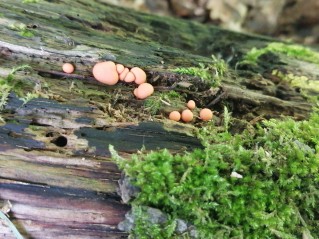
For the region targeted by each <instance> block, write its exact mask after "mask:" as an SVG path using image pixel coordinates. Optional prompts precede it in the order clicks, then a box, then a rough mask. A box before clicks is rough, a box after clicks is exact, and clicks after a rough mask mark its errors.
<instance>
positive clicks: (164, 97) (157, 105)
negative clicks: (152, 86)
mask: <svg viewBox="0 0 319 239" xmlns="http://www.w3.org/2000/svg"><path fill="white" fill-rule="evenodd" d="M183 101H185V99H184V98H183V97H182V95H180V94H179V93H178V92H176V91H173V90H171V91H167V92H163V93H160V94H156V93H155V94H154V95H153V96H151V97H148V98H147V99H146V100H145V104H144V105H145V108H146V109H148V110H149V112H150V114H152V115H155V114H156V113H158V111H159V110H160V109H161V108H162V107H163V105H167V106H171V105H172V104H177V103H178V102H183ZM174 106H176V105H174Z"/></svg>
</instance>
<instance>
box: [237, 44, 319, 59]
mask: <svg viewBox="0 0 319 239" xmlns="http://www.w3.org/2000/svg"><path fill="white" fill-rule="evenodd" d="M268 52H273V53H275V54H277V53H280V54H283V55H286V56H289V57H293V58H296V59H299V60H302V61H306V62H311V63H315V64H319V53H317V52H315V51H313V50H311V49H310V48H307V47H304V46H301V45H296V44H287V43H281V42H272V43H270V44H269V45H268V46H267V47H265V48H261V49H257V48H252V49H251V50H250V51H249V52H248V53H247V54H246V55H245V57H244V59H243V62H241V63H249V64H256V63H257V60H258V58H259V57H260V56H261V55H263V54H265V53H268Z"/></svg>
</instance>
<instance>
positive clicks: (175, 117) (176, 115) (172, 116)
mask: <svg viewBox="0 0 319 239" xmlns="http://www.w3.org/2000/svg"><path fill="white" fill-rule="evenodd" d="M168 117H169V119H170V120H173V121H180V119H181V114H180V113H179V112H178V111H176V110H175V111H172V112H171V113H170V114H169V116H168Z"/></svg>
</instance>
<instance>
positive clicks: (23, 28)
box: [9, 23, 34, 37]
mask: <svg viewBox="0 0 319 239" xmlns="http://www.w3.org/2000/svg"><path fill="white" fill-rule="evenodd" d="M9 28H10V29H11V30H14V31H17V32H19V34H20V35H21V36H23V37H33V36H34V32H33V31H32V30H30V29H29V28H28V27H27V25H25V24H23V23H16V24H12V25H10V26H9Z"/></svg>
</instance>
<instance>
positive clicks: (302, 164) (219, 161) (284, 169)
mask: <svg viewBox="0 0 319 239" xmlns="http://www.w3.org/2000/svg"><path fill="white" fill-rule="evenodd" d="M224 114H225V115H228V116H227V117H229V113H228V112H225V113H224ZM226 122H229V119H228V120H227V121H225V125H224V126H223V127H215V126H214V125H213V123H212V122H211V123H208V124H207V126H206V127H204V128H202V129H200V130H199V134H198V135H199V138H200V139H201V140H202V142H203V145H204V146H205V149H203V150H202V149H195V150H194V151H193V152H187V153H185V154H176V155H173V154H172V153H170V152H168V151H167V150H161V151H157V152H150V153H140V154H136V155H134V156H133V157H132V159H130V160H125V159H122V158H121V157H119V156H118V155H117V154H116V152H114V150H113V149H112V147H110V150H111V152H112V154H113V158H114V160H115V161H116V162H117V163H118V165H119V166H120V168H121V169H123V170H124V172H125V173H126V174H127V175H128V176H130V177H131V178H134V179H135V185H136V186H138V187H140V188H141V192H140V193H139V194H138V196H137V198H136V199H135V200H134V201H133V204H134V205H145V206H151V207H155V208H158V209H160V210H162V211H163V212H165V213H167V214H168V215H169V217H170V218H172V219H174V218H181V219H184V220H186V221H188V222H190V223H192V224H193V225H195V226H196V228H197V230H198V233H199V238H221V239H222V238H225V239H228V238H233V239H234V238H245V239H255V238H284V239H294V238H302V236H304V238H319V218H318V213H319V210H318V207H317V204H318V200H319V189H318V181H319V176H318V175H319V174H318V173H319V114H318V111H316V112H315V113H313V114H312V115H311V117H310V119H309V120H304V121H300V122H296V121H294V120H293V119H290V118H287V119H285V120H274V119H272V120H269V121H264V122H262V124H261V125H259V126H258V127H257V128H256V129H255V130H254V132H251V131H249V132H248V131H246V132H244V133H242V134H240V135H239V134H236V135H232V134H231V133H229V132H228V131H227V130H225V129H227V128H228V125H229V123H226ZM231 175H235V176H237V177H232V176H231ZM240 176H242V178H241V177H240ZM150 226H154V225H151V224H150V223H146V222H145V221H144V222H143V223H140V224H137V225H136V227H135V229H134V230H133V232H132V233H133V234H134V235H138V238H156V239H161V238H163V239H164V238H165V239H167V238H170V237H165V236H162V235H161V233H164V232H160V233H159V232H158V230H159V229H158V228H157V229H156V230H148V228H149V227H150ZM157 226H158V225H156V227H157ZM162 230H164V231H165V229H163V228H162ZM154 231H156V233H155V234H153V232H154ZM306 236H307V237H306ZM171 238H173V236H172V237H171Z"/></svg>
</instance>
